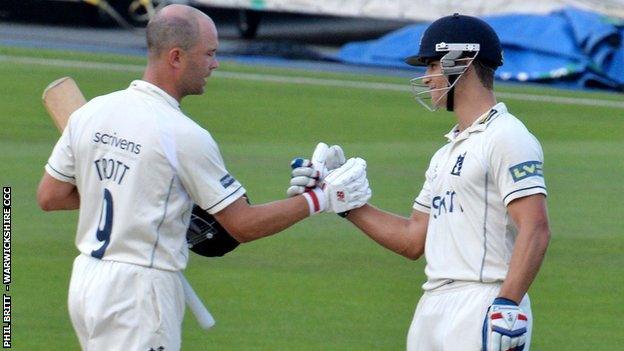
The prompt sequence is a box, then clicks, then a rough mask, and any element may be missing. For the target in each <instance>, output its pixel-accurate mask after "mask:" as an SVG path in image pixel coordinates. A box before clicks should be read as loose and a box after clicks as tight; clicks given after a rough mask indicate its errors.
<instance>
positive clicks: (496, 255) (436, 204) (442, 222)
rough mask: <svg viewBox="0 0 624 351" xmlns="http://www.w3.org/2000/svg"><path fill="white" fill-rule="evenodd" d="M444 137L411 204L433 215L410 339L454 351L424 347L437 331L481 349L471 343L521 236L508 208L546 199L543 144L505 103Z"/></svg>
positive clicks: (419, 345) (417, 346)
mask: <svg viewBox="0 0 624 351" xmlns="http://www.w3.org/2000/svg"><path fill="white" fill-rule="evenodd" d="M446 138H447V139H448V143H447V144H446V145H444V146H443V147H442V148H441V149H440V150H438V151H437V152H436V153H435V154H434V156H433V157H432V159H431V162H430V164H429V168H428V169H427V172H426V180H425V183H424V185H423V188H422V190H421V192H420V194H419V195H418V197H417V198H416V200H415V201H414V206H413V208H414V210H416V211H420V212H423V213H428V214H429V224H428V227H427V238H426V242H425V257H426V259H427V265H426V267H425V274H426V276H427V282H426V283H425V284H424V285H423V289H424V290H425V294H424V295H423V297H422V299H421V301H420V303H419V305H418V307H417V310H416V313H415V315H414V320H413V321H412V325H411V327H410V329H409V334H408V345H413V346H412V347H411V348H410V349H413V350H437V349H444V350H446V349H450V347H443V345H440V344H437V343H434V342H432V343H423V341H428V340H431V339H429V338H425V337H424V336H423V335H424V334H428V333H432V332H439V333H440V334H443V335H449V336H450V335H452V336H453V338H454V340H448V341H446V343H447V344H454V345H455V346H457V347H458V348H459V349H465V350H473V349H477V348H475V347H474V346H473V347H470V348H469V347H468V346H469V345H477V347H478V346H479V345H480V344H481V334H480V333H475V327H477V329H480V328H481V324H482V323H483V313H484V311H485V310H487V308H488V306H489V305H490V304H491V302H492V301H493V300H494V298H496V297H497V296H498V293H499V290H500V286H501V283H502V282H503V281H504V280H505V277H506V276H507V271H508V269H509V262H510V259H511V255H512V253H513V248H514V243H515V239H516V234H517V229H516V227H515V225H514V223H513V221H512V219H511V218H510V216H509V215H508V214H507V205H508V204H509V203H510V202H511V201H513V200H515V199H518V198H521V197H525V196H529V195H534V194H544V195H546V185H545V183H544V177H543V168H542V167H543V162H544V157H543V153H542V149H541V146H540V144H539V142H538V141H537V139H536V138H535V137H534V136H533V135H532V134H531V133H530V132H529V131H528V130H527V129H526V127H525V126H524V125H523V124H522V122H520V121H519V120H518V119H517V118H516V117H514V116H513V115H511V114H510V113H508V112H507V108H506V106H505V104H503V103H498V104H497V105H495V106H494V107H493V108H492V110H490V111H488V112H487V113H486V114H484V115H482V116H481V117H479V118H478V119H477V120H476V121H475V122H474V123H473V124H472V125H471V126H470V127H468V128H466V129H465V130H464V131H462V132H460V133H457V126H455V127H454V128H453V129H452V130H451V131H450V132H449V133H448V134H447V135H446ZM473 283H478V284H473ZM459 306H461V308H458V307H459ZM520 307H521V308H522V311H523V312H524V313H525V314H526V317H527V319H528V325H527V332H526V334H525V335H526V344H527V345H529V343H530V337H531V321H532V318H531V306H530V301H529V297H528V295H526V296H525V297H524V298H523V299H522V302H521V303H520ZM441 315H445V316H449V317H448V319H446V318H440V316H441ZM452 321H456V322H452ZM525 350H528V346H527V347H526V348H525Z"/></svg>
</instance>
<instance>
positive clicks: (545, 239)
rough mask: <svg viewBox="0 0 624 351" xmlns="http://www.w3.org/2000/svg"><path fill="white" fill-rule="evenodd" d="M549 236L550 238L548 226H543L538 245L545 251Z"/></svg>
mask: <svg viewBox="0 0 624 351" xmlns="http://www.w3.org/2000/svg"><path fill="white" fill-rule="evenodd" d="M550 238H551V233H550V229H549V228H548V226H545V227H544V228H543V229H542V231H541V235H540V246H541V247H542V250H544V252H546V249H547V248H548V245H549V244H550Z"/></svg>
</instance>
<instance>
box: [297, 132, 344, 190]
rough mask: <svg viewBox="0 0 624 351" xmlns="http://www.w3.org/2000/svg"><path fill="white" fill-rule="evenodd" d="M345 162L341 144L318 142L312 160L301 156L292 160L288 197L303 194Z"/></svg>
mask: <svg viewBox="0 0 624 351" xmlns="http://www.w3.org/2000/svg"><path fill="white" fill-rule="evenodd" d="M343 164H345V156H344V151H343V150H342V148H341V147H340V146H339V145H332V146H331V147H328V146H327V144H325V143H322V142H321V143H318V145H317V146H316V148H315V149H314V153H313V154H312V160H308V159H304V158H301V157H298V158H295V159H293V160H292V162H290V167H291V168H292V172H291V179H290V187H289V188H288V189H287V190H286V194H287V195H288V197H293V196H296V195H300V194H303V193H304V192H306V191H309V190H311V189H312V188H314V187H315V186H317V185H320V184H321V182H322V181H323V179H324V178H325V176H327V174H328V173H329V172H330V171H332V170H334V169H337V168H338V167H340V166H342V165H343Z"/></svg>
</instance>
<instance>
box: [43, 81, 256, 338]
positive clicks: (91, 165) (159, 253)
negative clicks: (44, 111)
mask: <svg viewBox="0 0 624 351" xmlns="http://www.w3.org/2000/svg"><path fill="white" fill-rule="evenodd" d="M98 116H106V118H98ZM45 168H46V171H47V173H48V174H50V175H51V176H53V177H55V178H56V179H58V180H60V181H64V182H70V183H72V184H75V185H76V187H77V188H78V189H79V191H80V214H81V215H80V218H79V221H78V229H77V234H76V246H77V247H78V249H79V250H80V252H81V255H80V256H78V257H77V258H76V260H75V262H74V270H73V274H72V279H71V283H70V289H69V309H70V315H71V317H72V323H73V325H74V327H75V329H76V330H77V331H78V335H79V336H81V337H83V338H84V340H81V344H82V345H83V347H84V348H85V349H90V348H92V347H96V348H97V346H95V345H98V344H99V343H103V344H106V345H108V346H109V347H110V348H109V349H111V350H112V349H123V346H125V347H127V346H129V345H154V346H155V347H158V346H160V345H168V347H169V348H173V349H175V348H176V347H178V348H179V342H180V335H179V331H180V328H179V326H178V325H176V324H175V323H174V324H173V325H160V321H161V320H163V318H162V314H167V315H173V316H178V318H175V319H170V318H167V319H164V320H167V321H169V320H171V321H174V320H181V319H182V316H183V314H184V294H183V292H182V286H181V284H180V281H179V279H178V277H177V276H176V274H175V272H176V271H180V270H183V269H184V268H185V267H186V263H187V260H188V252H189V251H188V246H187V243H186V238H185V236H184V235H181V233H185V232H186V229H187V227H188V223H189V221H190V215H191V207H192V205H193V201H192V200H191V199H193V200H194V201H196V202H197V204H198V205H199V206H200V207H202V208H203V209H205V210H206V211H208V212H209V213H211V214H214V213H216V212H219V211H220V210H222V209H223V208H225V207H227V206H228V205H229V204H231V203H232V202H234V201H235V200H237V199H238V198H240V197H241V196H242V195H243V194H244V193H245V189H244V188H243V186H241V184H240V183H239V182H238V181H236V180H235V179H234V178H233V177H232V176H231V175H230V174H229V172H228V171H227V169H226V168H225V165H224V163H223V159H222V157H221V154H220V152H219V148H218V147H217V144H216V143H215V141H214V140H213V138H212V136H211V135H210V133H209V132H208V131H206V130H205V129H203V128H201V127H200V126H199V125H197V124H196V123H195V122H194V121H192V120H191V119H189V118H188V117H186V116H185V115H184V114H183V113H182V112H181V111H180V107H179V105H178V102H177V101H176V100H175V99H174V98H173V97H171V96H170V95H168V94H167V93H166V92H164V91H163V90H161V89H160V88H158V87H156V86H155V85H153V84H150V83H148V82H145V81H140V80H137V81H134V82H132V84H131V85H130V87H129V88H128V89H126V90H122V91H118V92H115V93H111V94H108V95H105V96H101V97H97V98H94V99H93V100H91V101H90V102H89V103H87V104H86V105H85V106H83V107H82V108H80V109H79V110H78V111H76V112H75V113H74V114H72V116H71V118H70V120H69V123H68V126H67V128H66V129H65V131H64V132H63V135H62V137H61V138H60V140H59V141H58V143H57V144H56V146H55V147H54V150H53V152H52V155H51V157H50V159H49V160H48V163H47V164H46V167H45ZM77 174H78V175H80V176H78V177H76V175H77ZM102 261H103V262H105V264H102V263H101V262H102ZM142 267H148V268H156V269H150V270H145V269H142ZM129 272H131V274H129ZM137 275H138V276H145V277H144V279H141V278H139V279H136V277H135V276H137ZM96 286H97V287H99V288H98V289H93V288H92V287H96ZM103 287H106V288H103ZM152 304H153V305H152ZM153 307H155V308H153ZM137 309H138V310H139V311H140V313H139V314H137V313H135V310H137ZM125 314H127V315H128V318H124V315H125ZM90 315H94V316H99V317H98V318H90V317H89V316H90ZM107 316H109V317H110V318H107ZM128 324H131V325H136V327H137V328H127V325H128ZM115 325H118V326H119V328H114V326H115ZM99 330H101V331H102V334H99V333H98V331H99ZM136 330H141V331H143V330H144V331H145V332H144V333H136ZM116 343H119V344H116Z"/></svg>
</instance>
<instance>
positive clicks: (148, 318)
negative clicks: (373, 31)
mask: <svg viewBox="0 0 624 351" xmlns="http://www.w3.org/2000/svg"><path fill="white" fill-rule="evenodd" d="M146 32H147V43H148V64H147V67H146V70H145V73H144V75H143V79H142V80H136V81H134V82H132V84H130V86H129V87H128V88H127V89H125V90H122V91H117V92H114V93H111V94H108V95H104V96H100V97H97V98H94V99H93V100H91V101H89V102H88V103H87V104H86V105H84V106H83V107H81V108H80V109H78V110H77V111H75V112H74V113H73V114H72V116H71V117H70V119H69V122H68V125H67V127H66V128H65V130H64V131H63V134H62V136H61V138H60V139H59V141H58V142H57V144H56V146H55V147H54V150H53V151H52V155H51V156H50V158H49V160H48V163H47V164H46V166H45V173H44V175H43V177H42V180H41V183H40V185H39V189H38V191H37V200H38V203H39V205H40V207H41V208H42V209H44V210H46V211H51V210H72V209H79V210H80V216H79V221H78V228H77V233H76V246H77V247H78V249H79V251H80V255H79V256H78V257H77V258H76V259H75V261H74V266H73V271H72V276H71V281H70V287H69V296H68V304H69V312H70V317H71V321H72V324H73V326H74V329H75V331H76V334H77V335H78V339H79V342H80V345H81V347H82V349H84V350H88V351H115V350H118V351H127V350H138V351H147V350H158V351H161V350H164V351H175V350H179V349H180V347H181V326H182V319H183V316H184V302H185V301H184V289H183V283H182V281H181V280H180V277H179V272H180V271H181V270H183V269H184V268H185V267H186V264H187V260H188V252H189V251H188V245H187V241H186V232H187V228H188V227H189V222H190V218H191V210H192V208H193V204H197V205H198V206H199V207H201V208H202V209H203V210H204V211H207V212H208V213H210V214H213V215H214V218H215V219H216V220H217V221H218V222H219V223H220V225H221V226H222V227H223V228H224V229H225V230H226V231H227V232H228V233H229V235H231V236H232V237H233V238H234V239H235V240H236V241H238V242H239V243H240V242H248V241H252V240H256V239H260V238H262V237H265V236H269V235H272V234H275V233H278V232H280V231H282V230H284V229H286V228H288V227H289V226H291V225H293V224H295V223H296V222H298V221H300V220H302V219H304V218H307V217H309V216H310V215H312V214H316V213H320V212H323V211H325V212H342V211H346V210H349V209H352V208H355V207H358V206H362V205H363V204H365V203H366V201H367V200H368V198H370V189H369V188H368V181H367V179H366V162H365V161H364V160H362V159H350V160H349V161H347V162H346V163H345V164H344V165H343V166H341V167H340V168H339V169H338V170H336V171H335V172H333V173H332V175H329V176H328V177H327V178H326V182H325V186H324V187H323V189H321V188H319V187H316V188H312V189H310V191H308V192H307V193H305V194H303V195H301V196H295V197H293V198H289V199H284V200H279V201H273V202H270V203H266V204H261V205H250V204H248V202H247V201H246V200H245V199H244V198H243V195H244V194H245V188H243V186H242V185H241V184H240V183H239V182H238V181H237V180H236V179H235V178H234V177H233V176H232V175H231V174H230V173H229V172H228V171H227V169H226V167H225V165H224V163H223V159H222V157H221V154H220V151H219V148H218V147H217V144H216V143H215V141H214V140H213V138H212V136H211V135H210V133H208V131H206V130H205V129H203V128H202V127H200V126H199V125H198V124H196V123H195V122H193V121H192V120H191V119H189V118H188V117H187V116H185V115H184V113H182V112H181V110H180V106H179V102H180V101H181V100H182V98H183V97H185V96H187V95H200V94H202V93H203V92H204V87H205V85H206V79H207V78H208V77H209V76H210V74H211V72H212V71H213V70H214V69H216V68H217V67H218V61H217V59H216V51H217V47H218V39H217V38H218V37H217V30H216V27H215V25H214V22H213V21H212V20H211V19H210V18H209V17H208V16H206V15H205V14H204V13H202V12H201V11H199V10H197V9H194V8H192V7H189V6H184V5H169V6H166V7H164V8H163V9H161V10H160V11H159V12H158V13H156V15H155V16H154V17H153V18H152V19H151V20H150V22H149V23H148V26H147V31H146ZM338 195H341V196H343V198H342V199H343V200H344V197H346V198H347V199H348V201H338V200H337V199H338Z"/></svg>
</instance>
